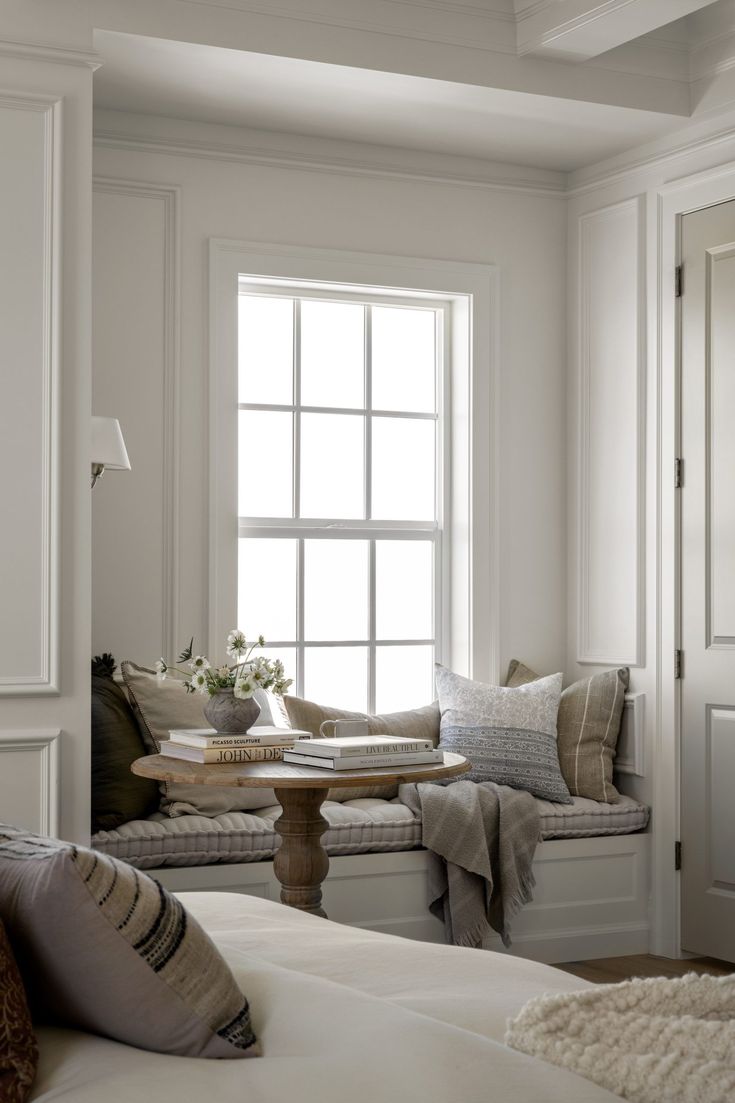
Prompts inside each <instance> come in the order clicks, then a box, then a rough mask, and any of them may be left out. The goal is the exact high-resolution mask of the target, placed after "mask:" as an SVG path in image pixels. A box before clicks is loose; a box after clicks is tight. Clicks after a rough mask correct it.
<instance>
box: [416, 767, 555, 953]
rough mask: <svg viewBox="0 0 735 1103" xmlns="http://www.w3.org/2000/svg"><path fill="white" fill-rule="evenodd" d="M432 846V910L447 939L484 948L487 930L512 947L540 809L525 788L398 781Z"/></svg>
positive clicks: (527, 890) (529, 879) (530, 880)
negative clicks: (512, 932) (512, 925)
mask: <svg viewBox="0 0 735 1103" xmlns="http://www.w3.org/2000/svg"><path fill="white" fill-rule="evenodd" d="M398 795H399V799H400V800H401V801H402V802H403V803H404V804H406V805H407V806H408V807H409V808H410V809H411V810H412V812H414V814H415V815H418V816H421V821H422V838H421V841H422V843H423V845H424V846H425V847H426V848H427V850H429V851H430V859H429V861H430V864H429V891H430V896H429V899H430V904H429V908H430V910H431V912H432V914H433V915H436V916H437V917H438V918H439V919H443V920H444V933H445V935H446V940H447V942H451V943H454V945H455V946H475V947H477V946H482V945H483V943H484V941H485V939H486V938H487V937H488V936H489V935H490V933H491V929H492V930H494V931H497V933H498V934H499V935H500V937H501V938H502V940H503V945H504V946H509V945H510V923H511V920H512V919H513V917H514V916H515V915H516V914H517V913H518V912H519V911H520V909H521V908H522V907H523V905H524V904H527V903H528V901H529V900H531V899H532V892H531V889H532V888H533V886H534V884H535V881H534V877H533V873H532V872H531V864H532V862H533V855H534V852H535V850H536V843H537V842H538V838H539V814H538V809H537V807H536V801H535V800H534V799H533V797H532V796H531V795H530V793H525V792H521V791H520V790H518V789H510V788H509V787H508V786H507V785H495V783H494V782H492V781H483V782H480V783H477V782H474V781H455V782H452V783H450V784H449V785H429V784H420V785H402V786H401V787H400V789H399V793H398Z"/></svg>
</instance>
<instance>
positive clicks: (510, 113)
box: [95, 31, 683, 171]
mask: <svg viewBox="0 0 735 1103" xmlns="http://www.w3.org/2000/svg"><path fill="white" fill-rule="evenodd" d="M95 45H96V48H97V50H98V51H99V53H100V55H101V57H102V60H103V65H102V67H101V68H100V69H99V70H98V71H97V73H96V74H95V106H96V107H100V108H105V109H108V110H117V111H127V112H135V113H143V114H153V115H163V116H170V117H174V118H183V119H192V120H195V121H200V122H206V123H220V124H226V125H232V126H241V127H248V128H257V129H264V130H270V131H276V132H284V133H292V134H294V133H295V134H305V135H311V136H315V137H321V138H332V139H335V138H336V139H346V140H350V141H356V142H370V143H378V144H380V145H388V146H396V147H400V148H405V149H412V150H425V151H429V152H437V153H443V154H455V155H462V156H469V157H473V158H486V159H489V160H492V161H508V162H511V163H515V164H519V165H533V166H536V167H539V168H548V169H557V170H562V171H570V170H573V169H575V168H579V167H582V166H584V165H588V164H593V163H594V162H596V161H599V160H601V159H603V158H606V157H609V156H613V155H614V154H616V153H619V152H622V151H623V150H626V149H629V148H631V147H633V146H635V145H638V144H640V143H642V142H645V141H648V140H650V139H653V138H656V137H659V136H662V135H665V134H667V133H669V132H670V131H672V130H674V129H676V128H677V127H679V126H681V125H682V122H683V120H682V118H681V116H680V115H674V114H671V115H669V114H666V113H662V112H652V111H644V110H637V109H632V108H627V107H617V106H611V105H609V104H604V103H591V102H583V101H579V100H571V99H561V98H557V97H553V96H549V95H531V94H529V93H526V92H515V91H508V90H505V89H499V88H489V87H480V86H478V85H476V84H473V85H470V84H460V83H455V82H452V81H446V80H435V79H430V78H426V77H417V76H409V75H404V74H400V73H393V72H381V71H377V70H371V69H358V68H353V67H349V66H345V65H332V64H326V63H323V62H316V61H306V60H302V59H299V58H294V57H281V56H276V55H270V54H256V53H248V52H245V51H242V50H230V49H223V48H220V47H216V46H209V45H201V44H196V43H183V42H174V41H170V40H168V39H164V38H150V37H142V36H139V35H132V34H123V33H118V32H111V31H98V32H96V34H95Z"/></svg>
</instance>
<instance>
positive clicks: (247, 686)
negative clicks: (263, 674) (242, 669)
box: [233, 674, 256, 701]
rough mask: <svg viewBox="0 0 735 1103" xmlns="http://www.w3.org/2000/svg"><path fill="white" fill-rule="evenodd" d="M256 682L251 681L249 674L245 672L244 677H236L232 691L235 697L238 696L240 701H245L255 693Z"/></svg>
mask: <svg viewBox="0 0 735 1103" xmlns="http://www.w3.org/2000/svg"><path fill="white" fill-rule="evenodd" d="M255 688H256V683H255V682H254V681H253V679H252V676H251V675H250V674H246V675H245V677H244V678H238V679H237V681H236V682H235V688H234V690H233V693H234V695H235V697H239V699H240V700H241V701H247V700H248V698H249V697H252V696H253V694H254V693H255Z"/></svg>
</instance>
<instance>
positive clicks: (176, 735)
mask: <svg viewBox="0 0 735 1103" xmlns="http://www.w3.org/2000/svg"><path fill="white" fill-rule="evenodd" d="M168 734H169V738H168V739H167V740H166V741H165V742H163V743H161V754H162V755H166V757H167V758H181V759H185V760H186V761H187V762H206V763H214V764H215V765H216V764H218V763H226V762H243V763H245V762H280V761H281V759H282V758H283V755H284V752H285V751H289V750H291V749H292V748H293V747H295V746H297V745H298V744H300V743H301V742H302V740H306V739H311V738H312V736H311V732H305V731H297V730H295V729H294V728H272V727H269V726H266V725H265V724H263V725H261V726H259V727H257V728H251V729H250V731H249V732H244V733H243V734H242V735H229V734H225V733H222V732H216V731H215V730H214V728H180V729H174V730H173V731H170V732H169V733H168Z"/></svg>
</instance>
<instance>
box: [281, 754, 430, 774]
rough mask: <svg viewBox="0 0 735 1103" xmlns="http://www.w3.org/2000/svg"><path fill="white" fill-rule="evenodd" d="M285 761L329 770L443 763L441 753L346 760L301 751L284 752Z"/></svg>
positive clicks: (378, 756)
mask: <svg viewBox="0 0 735 1103" xmlns="http://www.w3.org/2000/svg"><path fill="white" fill-rule="evenodd" d="M283 761H284V762H286V763H288V762H291V763H292V764H293V765H295V766H296V765H299V766H321V767H323V768H324V769H327V770H337V771H339V770H371V769H372V770H377V769H382V768H383V767H385V766H421V765H425V764H427V763H431V762H443V761H444V755H443V754H442V752H441V751H418V752H417V751H414V752H411V753H407V754H382V755H377V754H371V755H349V756H347V757H346V758H326V757H324V756H323V755H310V754H308V753H305V752H302V751H300V750H298V751H296V750H294V751H284V752H283Z"/></svg>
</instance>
